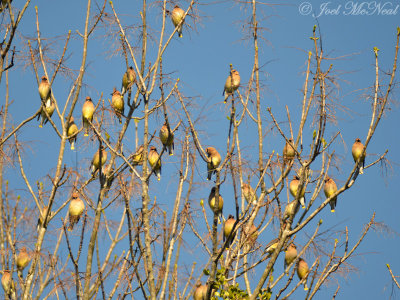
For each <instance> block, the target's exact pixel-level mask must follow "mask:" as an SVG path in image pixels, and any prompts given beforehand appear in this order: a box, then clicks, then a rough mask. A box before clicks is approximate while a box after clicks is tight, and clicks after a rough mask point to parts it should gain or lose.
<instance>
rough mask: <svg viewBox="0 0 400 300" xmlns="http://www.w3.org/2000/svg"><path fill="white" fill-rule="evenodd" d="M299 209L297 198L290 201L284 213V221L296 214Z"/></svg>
mask: <svg viewBox="0 0 400 300" xmlns="http://www.w3.org/2000/svg"><path fill="white" fill-rule="evenodd" d="M298 211H299V206H297V209H296V200H293V201H292V202H289V203H288V204H287V205H286V207H285V211H284V213H283V221H286V220H287V219H289V218H290V217H291V216H292V215H295V214H296V213H297V212H298Z"/></svg>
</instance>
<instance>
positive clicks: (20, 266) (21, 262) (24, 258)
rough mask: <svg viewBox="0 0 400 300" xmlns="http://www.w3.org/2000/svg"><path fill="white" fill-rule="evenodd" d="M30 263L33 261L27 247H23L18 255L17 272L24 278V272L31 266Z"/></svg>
mask: <svg viewBox="0 0 400 300" xmlns="http://www.w3.org/2000/svg"><path fill="white" fill-rule="evenodd" d="M30 261H31V256H30V255H29V253H28V252H27V251H26V247H22V248H21V250H20V251H19V253H18V256H17V261H16V263H17V270H18V272H19V273H20V274H21V276H22V271H23V270H24V269H25V268H26V266H27V265H29V262H30Z"/></svg>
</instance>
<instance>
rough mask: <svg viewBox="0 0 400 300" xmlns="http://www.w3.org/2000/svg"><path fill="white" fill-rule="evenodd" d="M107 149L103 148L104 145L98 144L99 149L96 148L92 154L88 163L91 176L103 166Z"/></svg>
mask: <svg viewBox="0 0 400 300" xmlns="http://www.w3.org/2000/svg"><path fill="white" fill-rule="evenodd" d="M100 153H101V163H100ZM107 154H108V153H107V151H106V150H105V149H104V146H103V145H101V146H100V150H97V152H96V153H95V154H94V156H93V159H92V162H91V164H90V168H89V170H91V172H92V176H93V175H94V174H95V173H96V171H97V170H98V169H99V168H100V167H102V166H104V164H105V163H106V161H107Z"/></svg>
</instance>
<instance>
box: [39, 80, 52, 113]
mask: <svg viewBox="0 0 400 300" xmlns="http://www.w3.org/2000/svg"><path fill="white" fill-rule="evenodd" d="M39 95H40V99H42V102H44V104H45V105H46V107H47V106H50V102H49V101H50V96H51V88H50V83H49V81H48V80H47V77H46V76H43V77H42V81H41V82H40V84H39Z"/></svg>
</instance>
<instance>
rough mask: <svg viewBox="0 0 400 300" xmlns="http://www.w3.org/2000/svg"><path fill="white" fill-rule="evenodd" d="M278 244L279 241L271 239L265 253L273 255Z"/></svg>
mask: <svg viewBox="0 0 400 300" xmlns="http://www.w3.org/2000/svg"><path fill="white" fill-rule="evenodd" d="M278 243H279V239H278V238H276V239H273V240H272V241H270V242H269V243H268V244H267V246H266V247H265V252H267V253H269V254H272V253H274V251H275V249H276V247H277V246H278Z"/></svg>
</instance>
